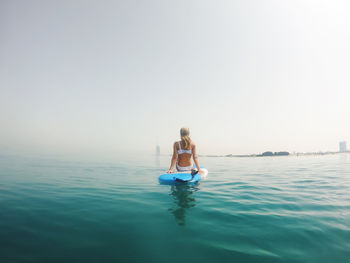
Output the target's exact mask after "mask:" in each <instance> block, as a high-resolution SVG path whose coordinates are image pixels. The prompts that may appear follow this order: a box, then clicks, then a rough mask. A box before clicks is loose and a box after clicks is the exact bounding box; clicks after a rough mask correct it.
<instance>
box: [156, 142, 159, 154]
mask: <svg viewBox="0 0 350 263" xmlns="http://www.w3.org/2000/svg"><path fill="white" fill-rule="evenodd" d="M156 155H157V156H159V155H160V147H159V145H157V146H156Z"/></svg>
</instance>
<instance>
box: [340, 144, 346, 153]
mask: <svg viewBox="0 0 350 263" xmlns="http://www.w3.org/2000/svg"><path fill="white" fill-rule="evenodd" d="M339 152H341V153H343V152H346V142H345V141H343V142H339Z"/></svg>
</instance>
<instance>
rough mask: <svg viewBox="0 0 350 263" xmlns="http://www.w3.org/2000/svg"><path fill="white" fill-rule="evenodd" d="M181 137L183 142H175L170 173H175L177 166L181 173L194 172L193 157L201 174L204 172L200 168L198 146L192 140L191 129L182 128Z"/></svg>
mask: <svg viewBox="0 0 350 263" xmlns="http://www.w3.org/2000/svg"><path fill="white" fill-rule="evenodd" d="M180 136H181V141H178V142H174V152H173V157H172V158H171V165H170V168H169V171H168V173H173V172H174V168H175V165H176V169H177V170H178V171H179V172H185V171H192V170H193V165H192V161H191V157H193V161H194V163H195V164H196V167H197V169H198V172H199V173H201V172H202V170H201V169H200V168H199V163H198V157H197V150H196V145H195V143H194V142H193V141H192V140H191V138H190V130H189V128H181V130H180Z"/></svg>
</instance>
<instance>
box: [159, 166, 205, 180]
mask: <svg viewBox="0 0 350 263" xmlns="http://www.w3.org/2000/svg"><path fill="white" fill-rule="evenodd" d="M201 170H203V172H204V174H202V175H200V174H198V173H197V174H195V175H194V176H192V175H191V172H190V171H189V172H176V173H165V174H162V175H160V176H159V182H160V183H161V184H174V183H177V182H180V183H181V182H187V183H197V182H198V181H200V180H201V179H202V178H203V177H205V176H206V175H207V174H208V171H207V170H206V169H205V168H202V167H201Z"/></svg>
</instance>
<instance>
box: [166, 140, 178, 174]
mask: <svg viewBox="0 0 350 263" xmlns="http://www.w3.org/2000/svg"><path fill="white" fill-rule="evenodd" d="M176 160H177V150H176V142H175V143H174V151H173V157H172V158H171V165H170V168H169V171H168V173H173V172H174V168H175V164H176Z"/></svg>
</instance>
